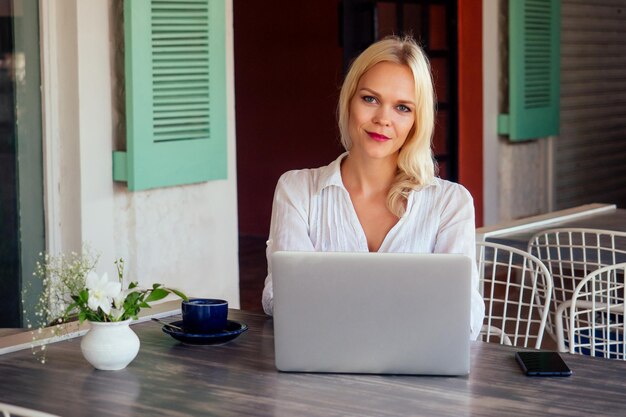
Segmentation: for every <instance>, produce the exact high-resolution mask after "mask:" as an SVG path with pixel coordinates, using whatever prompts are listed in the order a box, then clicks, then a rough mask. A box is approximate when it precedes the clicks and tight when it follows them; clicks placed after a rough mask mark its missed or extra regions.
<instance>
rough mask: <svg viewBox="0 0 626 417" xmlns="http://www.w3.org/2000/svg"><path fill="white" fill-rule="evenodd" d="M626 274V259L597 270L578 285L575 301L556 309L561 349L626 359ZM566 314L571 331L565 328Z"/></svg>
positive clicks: (573, 296)
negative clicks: (625, 281) (625, 288)
mask: <svg viewBox="0 0 626 417" xmlns="http://www.w3.org/2000/svg"><path fill="white" fill-rule="evenodd" d="M624 276H626V262H624V263H620V264H617V265H610V266H606V267H603V268H600V269H597V270H595V271H593V272H591V273H590V274H589V275H587V276H586V277H585V278H584V279H583V280H582V281H581V282H580V283H579V284H578V285H577V286H576V289H575V290H574V293H573V295H572V298H571V300H567V301H564V302H563V303H561V305H560V306H559V308H558V310H557V312H556V325H557V332H558V333H557V336H558V343H559V350H561V351H562V352H570V353H578V354H582V355H590V356H600V357H603V358H608V359H621V360H626V339H625V338H624V335H625V334H626V321H624V287H625V285H624ZM565 312H567V314H564V313H565ZM564 316H567V320H568V321H569V326H568V332H564V331H563V320H564ZM566 345H567V347H566Z"/></svg>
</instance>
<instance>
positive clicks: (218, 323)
mask: <svg viewBox="0 0 626 417" xmlns="http://www.w3.org/2000/svg"><path fill="white" fill-rule="evenodd" d="M181 310H182V313H183V327H184V329H185V331H186V332H188V333H195V334H202V333H215V332H217V331H220V330H223V329H225V328H226V325H227V324H228V320H227V317H228V302H227V301H225V300H216V299H213V298H190V299H189V300H188V301H183V302H182V306H181Z"/></svg>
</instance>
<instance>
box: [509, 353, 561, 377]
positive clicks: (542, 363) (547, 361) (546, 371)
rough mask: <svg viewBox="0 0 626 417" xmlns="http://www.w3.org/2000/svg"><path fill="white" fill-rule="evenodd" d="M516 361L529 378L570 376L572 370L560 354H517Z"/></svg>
mask: <svg viewBox="0 0 626 417" xmlns="http://www.w3.org/2000/svg"><path fill="white" fill-rule="evenodd" d="M515 359H517V362H518V363H519V365H520V367H521V368H522V371H524V373H525V374H526V375H528V376H570V375H571V374H572V371H571V369H569V368H568V366H567V364H566V363H565V362H564V361H563V358H561V355H559V353H558V352H517V353H516V354H515Z"/></svg>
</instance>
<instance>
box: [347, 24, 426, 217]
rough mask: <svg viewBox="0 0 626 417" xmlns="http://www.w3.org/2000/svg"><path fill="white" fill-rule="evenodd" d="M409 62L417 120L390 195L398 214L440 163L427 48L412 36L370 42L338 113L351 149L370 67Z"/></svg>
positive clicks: (350, 76) (354, 67)
mask: <svg viewBox="0 0 626 417" xmlns="http://www.w3.org/2000/svg"><path fill="white" fill-rule="evenodd" d="M384 61H388V62H394V63H397V64H402V65H406V66H407V67H409V68H410V69H411V72H412V73H413V79H414V81H415V98H416V103H415V123H414V125H413V128H412V129H411V131H410V132H409V135H408V136H407V138H406V141H405V142H404V145H402V148H401V149H400V153H399V155H398V172H397V174H396V177H395V179H394V182H393V184H392V185H391V189H390V190H389V194H388V195H387V207H388V208H389V210H390V211H391V212H392V213H393V214H395V215H396V216H398V217H402V215H403V214H404V211H405V209H406V201H407V198H408V196H409V193H410V192H411V191H412V190H415V189H419V188H421V187H423V186H425V185H428V184H430V183H431V182H432V181H433V179H434V177H435V170H436V165H435V161H434V157H433V153H432V149H431V140H432V136H433V130H434V124H435V92H434V90H433V81H432V75H431V72H430V64H429V62H428V59H427V58H426V56H425V54H424V51H422V48H420V47H419V46H418V45H417V43H415V41H414V40H413V39H412V38H410V37H404V38H399V37H396V36H390V37H386V38H385V39H383V40H381V41H378V42H376V43H374V44H372V45H370V46H369V47H368V48H367V49H366V50H365V51H363V52H362V53H361V54H360V55H359V56H358V57H357V58H356V60H354V62H353V63H352V65H351V66H350V70H349V71H348V74H347V75H346V78H345V80H344V82H343V86H342V87H341V92H340V94H339V104H338V106H337V113H338V119H339V132H340V134H341V143H342V145H343V147H344V148H345V149H346V150H347V151H349V150H350V148H351V147H352V140H351V138H350V135H349V133H348V124H349V119H350V101H351V100H352V98H353V97H354V94H355V93H356V89H357V86H358V84H359V80H360V79H361V77H362V76H363V74H365V73H366V72H367V71H368V70H369V69H370V68H372V67H373V66H374V65H376V64H378V63H380V62H384Z"/></svg>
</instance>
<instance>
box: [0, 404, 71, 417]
mask: <svg viewBox="0 0 626 417" xmlns="http://www.w3.org/2000/svg"><path fill="white" fill-rule="evenodd" d="M0 415H2V416H3V417H11V416H14V417H18V416H19V417H59V416H57V415H56V414H49V413H44V412H43V411H37V410H31V409H30V408H24V407H19V406H17V405H11V404H5V403H0Z"/></svg>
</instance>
